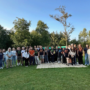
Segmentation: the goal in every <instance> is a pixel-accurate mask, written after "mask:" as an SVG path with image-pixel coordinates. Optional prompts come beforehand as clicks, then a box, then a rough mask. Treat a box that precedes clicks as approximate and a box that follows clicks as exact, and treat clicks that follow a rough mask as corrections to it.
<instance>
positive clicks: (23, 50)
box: [21, 47, 25, 66]
mask: <svg viewBox="0 0 90 90" xmlns="http://www.w3.org/2000/svg"><path fill="white" fill-rule="evenodd" d="M24 52H25V49H24V47H22V50H21V58H22V60H21V66H22V65H23V61H24Z"/></svg>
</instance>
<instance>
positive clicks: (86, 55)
mask: <svg viewBox="0 0 90 90" xmlns="http://www.w3.org/2000/svg"><path fill="white" fill-rule="evenodd" d="M85 65H89V60H88V54H87V53H85Z"/></svg>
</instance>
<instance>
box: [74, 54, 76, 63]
mask: <svg viewBox="0 0 90 90" xmlns="http://www.w3.org/2000/svg"><path fill="white" fill-rule="evenodd" d="M74 61H75V64H76V63H77V61H76V55H75V56H74Z"/></svg>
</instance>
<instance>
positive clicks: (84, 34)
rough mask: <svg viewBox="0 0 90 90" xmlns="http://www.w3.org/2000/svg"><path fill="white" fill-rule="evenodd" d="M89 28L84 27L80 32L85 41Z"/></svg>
mask: <svg viewBox="0 0 90 90" xmlns="http://www.w3.org/2000/svg"><path fill="white" fill-rule="evenodd" d="M87 35H88V34H87V30H86V28H84V29H83V31H81V32H80V34H79V37H80V38H82V39H83V40H84V42H85V41H86V38H87Z"/></svg>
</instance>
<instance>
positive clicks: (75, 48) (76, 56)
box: [74, 44, 78, 64]
mask: <svg viewBox="0 0 90 90" xmlns="http://www.w3.org/2000/svg"><path fill="white" fill-rule="evenodd" d="M74 50H75V53H76V54H75V57H74V59H75V64H77V63H78V62H77V58H78V55H77V47H76V44H74Z"/></svg>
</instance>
